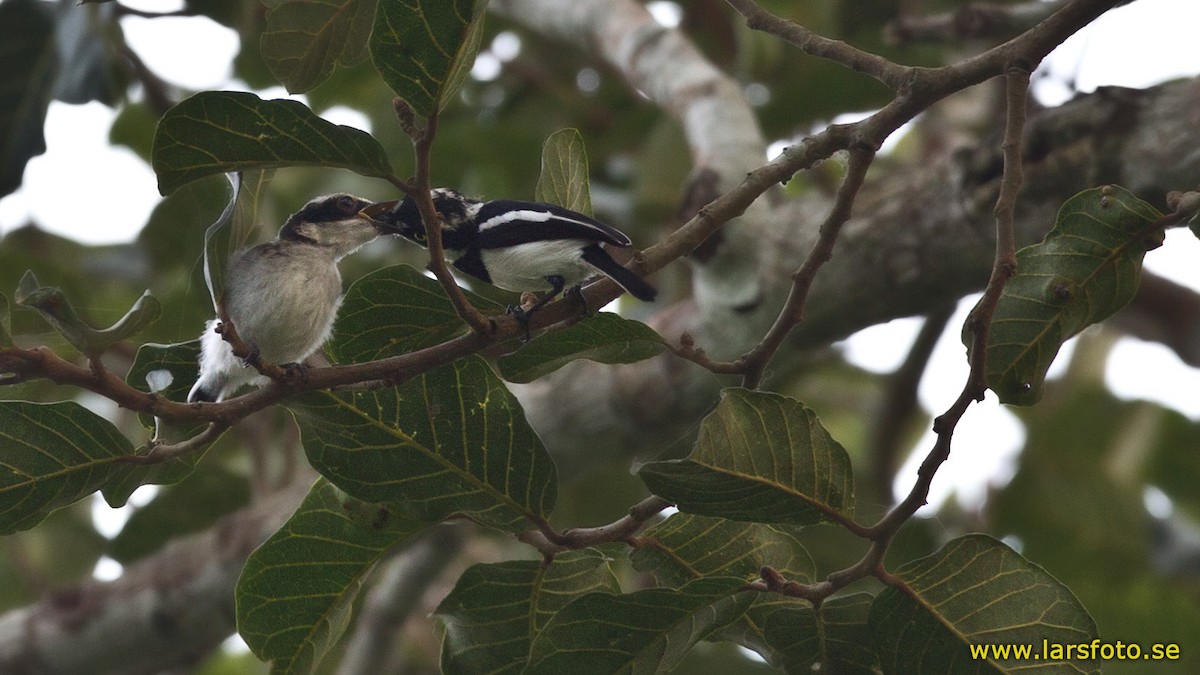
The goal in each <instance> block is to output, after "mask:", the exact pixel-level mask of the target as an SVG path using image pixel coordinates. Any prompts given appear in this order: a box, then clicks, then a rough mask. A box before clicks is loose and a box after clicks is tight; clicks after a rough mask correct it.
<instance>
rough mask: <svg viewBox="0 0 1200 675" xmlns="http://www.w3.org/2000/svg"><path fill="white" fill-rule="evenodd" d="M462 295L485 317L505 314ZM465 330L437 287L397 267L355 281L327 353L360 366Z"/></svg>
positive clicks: (475, 297) (488, 303) (492, 305)
mask: <svg viewBox="0 0 1200 675" xmlns="http://www.w3.org/2000/svg"><path fill="white" fill-rule="evenodd" d="M463 292H464V293H466V295H467V298H468V299H469V300H470V301H471V304H472V305H474V306H475V307H477V308H479V309H480V310H482V311H483V312H485V313H494V312H500V311H503V309H504V308H503V307H501V306H500V305H498V304H496V303H494V302H491V301H490V300H485V299H484V298H481V297H479V296H478V295H475V294H474V293H471V292H470V291H466V290H464V291H463ZM468 330H469V329H468V328H467V326H466V325H465V324H463V321H462V319H460V318H458V314H457V313H455V311H454V305H452V304H450V300H449V299H448V298H447V297H446V292H445V291H443V290H442V286H441V284H439V283H438V282H437V281H435V280H433V279H430V278H429V277H427V276H425V275H424V274H422V273H421V272H420V271H419V270H417V269H415V268H412V267H409V266H408V265H396V266H394V267H387V268H384V269H381V270H376V271H374V272H372V273H370V274H368V275H366V276H364V277H361V278H359V279H358V281H355V282H354V284H353V285H352V286H350V289H349V290H347V291H346V297H345V299H344V300H343V301H342V306H341V309H339V310H338V320H337V325H336V326H335V327H334V334H333V340H332V341H331V342H330V345H329V351H330V354H331V356H332V358H333V360H334V361H335V362H337V363H362V362H365V361H374V360H376V359H382V358H386V357H388V356H398V355H400V354H407V353H409V352H414V351H416V350H418V349H422V348H425V347H432V346H433V345H437V344H441V343H443V342H445V341H447V340H449V339H451V338H455V337H458V336H459V335H463V334H465V333H466V332H467V331H468Z"/></svg>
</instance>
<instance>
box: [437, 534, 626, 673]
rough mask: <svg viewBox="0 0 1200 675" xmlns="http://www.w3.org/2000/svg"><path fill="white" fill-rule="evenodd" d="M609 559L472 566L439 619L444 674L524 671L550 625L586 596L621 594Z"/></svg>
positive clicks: (581, 555)
mask: <svg viewBox="0 0 1200 675" xmlns="http://www.w3.org/2000/svg"><path fill="white" fill-rule="evenodd" d="M609 562H610V561H609V559H608V557H607V556H605V555H604V554H603V553H601V552H600V551H597V550H595V549H582V550H579V551H570V552H568V553H564V554H562V555H558V556H555V557H554V560H553V561H552V562H551V563H550V564H549V565H545V564H543V563H542V562H541V561H538V560H515V561H510V562H503V563H494V564H479V565H473V566H471V567H470V568H468V569H467V571H466V572H464V573H463V575H462V576H461V577H459V579H458V583H457V584H455V586H454V590H452V591H450V594H449V595H447V596H446V599H445V600H443V601H442V604H440V605H438V608H437V611H436V612H435V613H434V615H435V616H436V617H437V618H438V619H439V620H440V621H441V622H442V624H443V625H444V626H445V628H446V637H445V639H444V640H443V642H442V672H444V673H451V674H453V673H504V672H512V673H516V672H520V671H521V668H522V667H524V665H525V659H526V657H527V656H528V655H529V646H530V644H531V643H532V642H533V639H534V636H536V635H537V634H538V633H539V632H540V631H541V630H542V628H543V627H544V626H545V625H546V622H547V621H548V620H549V619H550V617H552V616H553V615H554V614H555V613H557V612H558V611H559V610H560V609H562V608H563V607H564V606H565V605H566V604H567V603H569V602H571V601H572V600H574V599H575V598H578V597H579V596H581V595H583V594H585V593H592V592H596V593H620V592H621V589H620V586H618V585H617V579H616V577H615V576H613V572H612V569H611V568H610V566H609Z"/></svg>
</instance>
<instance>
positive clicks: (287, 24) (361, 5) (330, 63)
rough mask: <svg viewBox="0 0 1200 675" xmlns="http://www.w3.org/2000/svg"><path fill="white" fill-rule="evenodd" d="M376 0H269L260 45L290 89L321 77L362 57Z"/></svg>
mask: <svg viewBox="0 0 1200 675" xmlns="http://www.w3.org/2000/svg"><path fill="white" fill-rule="evenodd" d="M376 4H378V0H270V1H269V2H268V5H269V6H270V9H269V10H267V27H266V29H265V30H264V31H263V34H262V41H261V49H262V55H263V59H264V60H265V61H266V63H267V67H268V68H270V69H271V74H272V75H274V76H275V77H276V79H278V80H279V81H280V82H282V83H283V86H285V87H287V90H288V91H290V92H292V93H299V92H303V91H308V90H310V89H312V88H313V87H315V86H317V85H318V84H321V83H322V82H324V81H325V80H326V79H327V78H328V77H329V75H330V73H332V72H333V69H334V66H336V65H342V66H349V65H353V64H355V63H358V62H359V61H362V60H363V59H364V58H366V55H367V38H368V37H369V36H370V34H371V21H372V19H373V18H374V16H375V6H376Z"/></svg>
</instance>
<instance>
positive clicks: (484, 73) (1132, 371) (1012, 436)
mask: <svg viewBox="0 0 1200 675" xmlns="http://www.w3.org/2000/svg"><path fill="white" fill-rule="evenodd" d="M125 4H127V5H130V6H134V7H140V8H143V9H148V10H155V11H169V10H170V9H172V8H173V7H177V6H178V5H175V4H174V3H171V2H169V1H167V2H156V1H154V0H127V1H126V2H125ZM649 6H650V7H651V9H652V11H653V12H654V14H655V16H656V17H657V18H659V20H660V21H662V22H663V23H665V24H668V25H670V24H672V23H674V22H677V21H678V16H679V9H678V5H675V4H674V3H672V2H652V3H649ZM81 11H82V10H81ZM1197 26H1200V2H1197V1H1196V0H1137V1H1136V2H1134V3H1133V4H1131V5H1128V6H1125V7H1122V8H1118V9H1115V10H1113V11H1111V12H1109V13H1108V14H1107V15H1105V16H1104V17H1102V18H1101V19H1100V20H1099V21H1097V22H1096V23H1095V24H1093V25H1092V26H1089V27H1088V28H1087V29H1085V30H1084V31H1082V32H1081V33H1079V34H1078V35H1075V36H1074V37H1072V38H1071V39H1070V40H1068V41H1067V42H1066V43H1065V44H1064V45H1062V46H1061V47H1060V48H1059V49H1058V50H1056V51H1055V52H1054V53H1053V54H1051V55H1050V57H1049V58H1048V59H1047V60H1046V62H1045V63H1044V64H1043V66H1042V69H1041V71H1040V72H1042V73H1044V74H1045V75H1046V77H1043V78H1040V79H1037V81H1036V82H1037V83H1036V85H1035V93H1036V94H1037V95H1038V96H1039V98H1041V99H1042V100H1043V101H1045V102H1047V103H1051V104H1055V103H1058V102H1061V101H1063V100H1065V99H1066V98H1069V97H1070V96H1071V91H1070V89H1069V88H1068V87H1067V86H1066V84H1065V83H1067V82H1069V81H1073V82H1074V85H1075V86H1076V87H1077V88H1078V89H1079V90H1080V91H1083V92H1088V91H1092V90H1093V89H1095V88H1096V87H1098V86H1103V85H1121V86H1127V87H1146V86H1150V85H1153V84H1156V83H1159V82H1162V81H1164V80H1168V79H1171V78H1175V77H1182V76H1193V75H1196V74H1197V73H1200V48H1198V47H1197V41H1196V33H1195V31H1196V27H1197ZM122 27H123V28H124V30H125V34H126V37H127V39H128V41H129V44H130V45H131V46H132V47H133V49H134V50H136V51H137V52H138V54H140V55H141V56H142V58H143V59H144V60H145V61H146V62H147V63H148V64H149V65H150V67H151V68H152V69H153V70H154V71H155V72H156V73H158V74H159V75H160V76H161V77H163V78H165V79H166V80H167V81H169V82H172V83H174V84H177V85H179V86H181V87H184V88H187V89H192V90H199V89H247V87H246V86H245V84H244V83H241V82H237V81H233V80H231V79H230V77H231V67H230V62H231V60H232V58H233V56H234V54H235V53H236V51H237V49H238V38H237V36H236V35H235V34H234V33H233V32H232V31H230V30H228V29H225V28H223V27H221V26H219V25H217V24H215V23H213V22H211V21H209V20H207V19H196V18H161V19H141V18H136V17H127V18H125V19H123V20H122ZM519 49H520V42H519V40H518V39H516V38H515V36H513V35H511V34H507V35H504V36H501V37H500V38H499V39H498V40H497V41H496V42H494V43H493V44H492V45H491V47H490V49H488V50H485V51H484V52H483V53H482V54H481V56H480V58H479V61H478V62H477V64H476V69H475V75H476V76H477V77H479V78H480V79H491V77H495V73H496V72H497V71H498V69H499V68H498V66H499V63H500V62H501V61H504V60H508V59H510V58H512V57H513V56H515V55H516V53H517V52H518V51H519ZM581 86H583V85H582V80H581ZM259 94H260V95H261V96H263V97H264V98H277V97H283V96H287V94H286V92H285V91H284V90H283V89H282V88H274V89H270V90H266V91H261V92H259ZM294 98H297V99H299V100H304V98H303V97H302V96H298V97H294ZM323 115H324V116H325V117H326V118H327V119H331V120H332V121H334V122H337V123H339V124H349V125H352V126H356V127H359V128H362V129H365V130H367V131H370V128H369V126H368V125H367V120H366V118H365V116H363V115H362V114H360V113H358V112H356V111H353V110H350V109H347V108H342V109H335V110H331V111H327V112H325V113H323ZM114 116H115V113H114V112H113V111H111V110H109V109H108V108H106V107H105V106H103V105H101V104H99V103H91V104H87V105H82V106H75V105H66V104H62V103H58V102H54V103H52V104H51V106H50V110H49V113H48V116H47V120H46V141H47V146H48V150H47V152H46V153H45V154H44V155H42V156H39V157H37V158H34V159H33V160H32V161H30V162H29V164H28V166H27V168H26V171H25V176H24V182H23V185H22V187H21V189H20V190H19V191H18V192H16V193H15V194H12V195H9V196H7V197H5V198H3V199H2V200H0V234H3V233H4V232H8V231H11V230H12V229H14V228H16V227H19V226H22V225H24V224H26V223H28V222H30V221H31V220H32V221H33V222H36V223H38V224H39V225H40V226H41V227H43V228H45V229H47V230H50V231H53V232H57V233H60V234H63V235H65V236H69V237H73V238H75V239H78V240H80V241H83V242H86V243H111V242H120V241H129V240H130V239H132V238H133V237H134V236H136V234H137V231H138V230H139V229H140V228H141V227H142V225H144V223H145V222H146V219H147V217H148V216H149V214H150V211H151V209H153V207H154V205H155V204H156V203H157V202H158V200H159V199H160V196H159V195H158V192H157V189H156V182H155V177H154V173H153V172H152V171H151V169H150V167H149V166H148V165H146V164H145V163H144V162H143V161H142V160H141V159H139V158H138V157H136V156H135V155H133V153H132V152H130V151H128V150H126V149H124V148H120V147H112V146H109V145H108V142H107V138H108V129H109V127H110V126H111V124H112V120H113V118H114ZM1189 187H1195V186H1186V185H1181V186H1179V189H1187V188H1189ZM518 196H519V195H518ZM1156 206H1158V207H1160V208H1165V207H1164V206H1163V205H1161V204H1157V205H1156ZM81 218H84V219H86V220H83V221H81V220H80V219H81ZM1197 260H1200V242H1197V240H1196V238H1195V237H1194V236H1192V235H1191V234H1190V233H1189V232H1187V231H1186V230H1184V231H1179V230H1176V231H1173V232H1171V233H1170V234H1169V235H1168V238H1167V242H1166V245H1164V246H1162V247H1161V248H1159V249H1157V250H1155V251H1152V252H1150V253H1149V255H1148V256H1147V257H1146V263H1145V265H1146V268H1147V269H1150V270H1153V271H1155V272H1157V273H1159V274H1162V275H1164V276H1167V277H1169V278H1171V279H1174V280H1175V281H1177V282H1179V283H1183V284H1186V285H1188V286H1190V287H1192V288H1194V289H1197V290H1200V265H1198V264H1196V261H1197ZM973 303H974V299H973V298H972V299H969V300H966V301H964V302H963V304H962V305H960V307H959V313H958V315H957V316H956V317H955V318H954V319H953V320H952V322H951V326H952V329H951V330H949V331H947V333H946V335H943V336H942V340H941V342H940V343H939V345H938V347H937V349H936V351H935V353H934V357H933V360H932V363H931V366H930V368H929V370H928V371H927V372H926V374H925V377H924V379H923V380H922V383H921V387H920V401H921V404H922V405H923V406H924V407H925V409H926V410H928V411H930V412H931V413H932V414H938V413H940V412H942V411H943V410H944V409H945V408H946V407H947V406H948V405H949V404H950V403H951V401H953V399H954V398H955V396H956V395H957V393H958V391H959V390H960V389H961V387H962V384H963V382H964V380H965V377H966V372H967V366H966V362H965V355H964V350H963V347H962V345H961V343H960V342H959V340H958V331H959V327H960V326H961V324H962V320H963V318H964V316H965V313H966V311H967V310H968V309H969V308H970V306H971V305H972V304H973ZM919 325H920V322H919V320H916V319H906V320H898V321H893V322H891V323H889V324H885V325H881V326H876V327H873V328H870V329H867V330H864V331H862V332H861V333H859V334H857V335H855V336H853V337H851V338H850V339H848V340H846V341H845V342H844V343H843V347H844V349H845V351H846V354H847V356H848V358H849V359H850V360H851V361H852V362H853V363H855V364H857V365H860V366H862V367H864V368H868V369H870V370H874V371H879V372H886V371H890V370H892V369H894V368H895V367H896V366H897V365H898V364H899V363H900V362H901V361H902V360H903V358H904V356H905V354H906V353H907V350H908V347H909V345H910V344H911V341H912V338H913V336H915V334H916V330H917V328H918V327H919ZM182 337H190V335H189V336H181V338H182ZM1069 349H1070V345H1068V346H1067V349H1065V350H1064V353H1063V354H1060V358H1059V359H1058V363H1056V366H1055V368H1053V369H1052V370H1051V373H1052V374H1053V373H1054V372H1056V369H1061V364H1062V362H1063V361H1064V360H1065V359H1063V358H1062V356H1064V355H1065V354H1066V352H1068V351H1069ZM1107 371H1108V372H1107V382H1108V384H1109V386H1110V387H1111V388H1112V389H1113V390H1114V391H1115V392H1116V393H1117V394H1118V395H1119V396H1121V397H1124V398H1142V399H1150V400H1154V401H1156V402H1159V403H1162V404H1164V405H1167V406H1170V407H1172V408H1174V409H1176V410H1179V411H1181V412H1182V413H1184V414H1186V415H1187V416H1189V417H1190V418H1192V419H1200V397H1196V396H1195V395H1194V392H1196V391H1198V390H1200V371H1197V370H1196V369H1193V368H1189V367H1188V366H1186V365H1184V364H1183V363H1182V362H1180V361H1179V359H1178V358H1177V357H1176V356H1175V355H1174V354H1173V353H1172V352H1170V351H1169V350H1167V349H1166V348H1165V347H1162V346H1159V345H1156V344H1150V343H1144V342H1141V341H1137V340H1133V339H1130V338H1126V339H1122V340H1121V341H1120V342H1119V343H1118V345H1117V346H1116V348H1115V349H1114V350H1113V352H1112V354H1111V356H1110V358H1109V362H1108V368H1107ZM1022 435H1023V432H1022V431H1021V427H1020V425H1019V424H1018V423H1017V421H1016V419H1015V418H1014V417H1013V416H1012V414H1011V413H1009V412H1008V411H1007V410H1005V409H1004V408H1003V407H1002V406H1000V405H999V404H998V403H997V402H996V400H995V398H994V396H991V395H990V394H989V397H988V400H987V401H985V402H984V403H983V404H980V405H976V406H973V407H972V408H971V409H970V410H969V411H968V412H967V415H966V416H965V417H964V418H963V420H962V422H961V424H960V425H959V427H958V430H957V432H956V434H955V437H954V453H953V454H952V456H951V458H950V460H949V462H948V463H947V465H946V466H945V467H943V470H942V471H941V472H939V474H938V476H937V478H936V479H935V481H934V484H933V494H932V495H931V499H930V502H931V505H932V506H936V505H938V504H940V503H941V502H942V501H943V500H944V499H945V498H946V497H947V496H948V495H949V494H951V492H952V491H953V492H956V493H957V496H958V498H959V499H960V500H961V501H962V502H963V503H964V505H965V506H967V507H972V506H977V505H979V504H980V503H981V502H982V499H983V496H984V494H985V491H986V488H987V485H988V484H989V482H993V483H995V482H1000V481H1005V480H1007V479H1008V478H1009V477H1011V475H1012V472H1013V470H1014V466H1013V460H1014V458H1015V453H1016V451H1017V449H1018V448H1019V447H1020V444H1021V441H1022ZM932 442H933V437H932V434H931V433H930V434H927V436H926V437H925V438H924V439H922V440H921V441H920V443H919V444H918V446H917V448H918V449H919V452H917V453H915V455H914V460H913V461H910V463H909V464H908V465H906V468H905V469H904V470H903V471H902V473H901V476H900V477H899V478H898V480H897V483H896V487H897V491H898V492H899V493H904V492H907V490H908V488H909V486H910V485H911V483H912V481H913V479H914V478H915V473H916V463H919V461H920V458H921V457H922V456H923V455H924V453H925V452H926V451H927V450H928V448H930V447H931V446H932ZM152 493H153V490H147V491H145V492H142V493H140V494H139V495H138V496H136V497H135V498H134V499H133V500H131V501H132V503H133V504H137V503H139V502H144V501H145V500H146V499H147V498H148V497H149V496H150V495H151V494H152ZM99 505H100V506H99V507H97V509H96V515H97V518H96V520H97V524H98V527H100V528H101V530H102V532H105V533H107V534H110V535H111V534H115V532H117V531H119V529H120V527H121V526H122V525H123V523H124V517H123V516H122V515H121V512H120V511H118V512H113V511H111V510H109V509H108V508H107V507H106V506H103V502H102V501H101V502H99ZM927 508H928V507H927ZM114 566H115V567H114ZM119 574H120V566H119V565H117V564H116V563H115V562H112V561H108V562H107V563H104V564H103V565H102V566H100V567H98V569H97V576H99V577H101V578H113V577H114V576H115V575H119Z"/></svg>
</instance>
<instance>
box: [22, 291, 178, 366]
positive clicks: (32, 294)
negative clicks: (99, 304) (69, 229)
mask: <svg viewBox="0 0 1200 675" xmlns="http://www.w3.org/2000/svg"><path fill="white" fill-rule="evenodd" d="M16 299H17V302H18V303H19V304H20V305H22V306H24V307H28V308H30V309H33V310H36V311H37V312H38V314H41V315H42V318H43V319H45V320H46V322H47V323H49V324H50V325H51V326H53V327H54V330H56V331H58V333H59V335H62V336H63V338H65V339H66V341H67V342H69V343H70V344H71V346H72V347H74V348H75V349H78V350H79V351H80V353H82V354H84V355H86V356H88V357H96V356H98V355H100V354H103V353H104V352H105V351H107V350H108V348H109V347H112V346H113V345H114V344H116V343H118V342H120V341H121V340H124V339H126V338H129V337H132V336H134V335H136V334H138V333H140V332H142V331H143V330H145V328H146V327H147V326H149V325H150V324H152V323H154V322H155V321H156V320H157V319H158V317H159V315H160V314H162V305H160V304H159V302H158V300H156V299H155V298H154V296H152V295H150V291H146V292H145V293H142V297H140V298H138V299H137V301H136V302H134V303H133V307H131V308H130V309H129V311H128V312H126V314H125V316H123V317H121V319H120V320H119V321H117V322H116V323H115V324H113V325H112V326H109V327H108V328H105V329H101V330H97V329H95V328H92V327H91V326H89V325H88V324H87V322H86V321H84V319H83V317H81V316H79V314H78V313H77V312H76V311H75V308H74V307H72V306H71V302H70V301H69V300H67V296H66V295H65V294H64V293H63V292H62V291H61V290H59V289H57V288H53V287H51V286H40V285H38V281H37V277H35V276H34V275H33V272H32V271H29V272H26V273H25V276H23V277H22V278H21V283H20V285H18V286H17V296H16Z"/></svg>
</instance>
